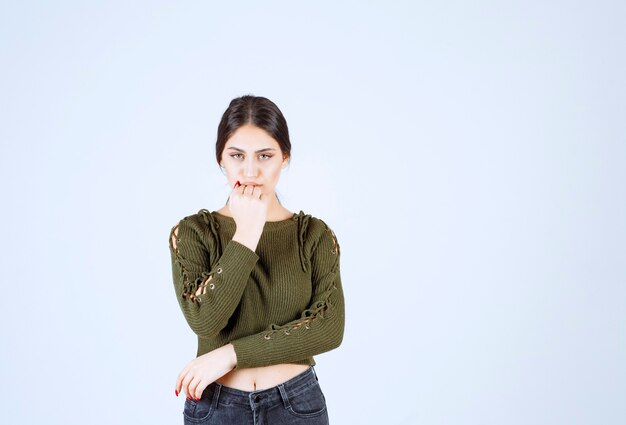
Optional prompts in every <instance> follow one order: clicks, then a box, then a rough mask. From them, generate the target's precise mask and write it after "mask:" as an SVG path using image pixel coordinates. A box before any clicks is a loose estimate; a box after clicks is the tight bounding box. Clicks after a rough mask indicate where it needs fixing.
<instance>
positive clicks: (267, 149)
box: [228, 146, 276, 153]
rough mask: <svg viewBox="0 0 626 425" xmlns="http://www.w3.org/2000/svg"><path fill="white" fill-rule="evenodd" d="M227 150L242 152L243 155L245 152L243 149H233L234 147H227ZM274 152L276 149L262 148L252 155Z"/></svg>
mask: <svg viewBox="0 0 626 425" xmlns="http://www.w3.org/2000/svg"><path fill="white" fill-rule="evenodd" d="M228 149H234V150H236V151H237V152H243V153H245V152H246V151H244V150H243V149H241V148H236V147H234V146H229V148H228ZM275 150H276V149H274V148H263V149H259V150H258V151H254V153H260V152H267V151H275Z"/></svg>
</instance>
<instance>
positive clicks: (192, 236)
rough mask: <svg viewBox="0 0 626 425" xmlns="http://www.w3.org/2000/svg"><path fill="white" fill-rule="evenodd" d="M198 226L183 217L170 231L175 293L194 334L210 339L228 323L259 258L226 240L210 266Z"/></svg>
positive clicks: (247, 249)
mask: <svg viewBox="0 0 626 425" xmlns="http://www.w3.org/2000/svg"><path fill="white" fill-rule="evenodd" d="M202 233H203V230H202V228H201V227H200V226H199V225H198V223H196V222H194V221H193V220H191V219H189V217H185V218H184V219H182V220H181V221H180V222H178V223H177V224H176V225H175V226H174V227H172V230H171V232H170V240H169V247H170V255H171V260H172V276H173V280H174V290H175V292H176V297H177V299H178V303H179V305H180V308H181V310H182V312H183V314H184V316H185V319H186V320H187V323H188V324H189V326H190V327H191V329H192V330H193V331H194V332H195V333H196V335H198V336H200V337H203V338H211V337H213V336H215V335H217V334H218V333H219V332H220V331H221V330H222V329H223V328H224V327H225V326H226V325H227V323H228V319H229V318H230V317H231V316H232V314H233V312H234V311H235V309H236V308H237V305H238V304H239V302H240V300H241V297H242V294H243V292H244V289H245V287H246V284H247V282H248V278H249V277H250V273H251V272H252V269H253V268H254V266H255V264H256V262H257V260H258V259H259V256H258V255H257V254H256V252H254V251H252V250H251V249H250V248H248V247H247V246H245V245H243V244H241V243H239V242H237V241H233V240H231V241H229V242H228V244H227V245H226V247H225V248H224V250H223V252H222V255H221V256H220V257H219V259H218V260H217V261H216V262H215V264H210V263H211V262H210V255H209V254H210V253H209V251H208V249H207V246H206V244H205V242H204V241H203V238H202V237H201V235H202Z"/></svg>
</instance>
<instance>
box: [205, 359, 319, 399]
mask: <svg viewBox="0 0 626 425" xmlns="http://www.w3.org/2000/svg"><path fill="white" fill-rule="evenodd" d="M315 384H317V375H316V374H315V370H314V369H313V366H311V367H309V368H308V369H307V370H305V371H304V372H302V373H300V374H298V375H296V376H294V377H293V378H291V379H289V380H288V381H285V382H283V383H282V384H278V385H276V386H275V387H272V388H267V389H264V390H257V391H243V390H238V389H236V388H231V387H227V386H225V385H222V384H220V383H218V382H213V383H212V384H211V385H209V387H208V389H209V390H213V391H212V392H213V393H214V395H213V402H214V404H217V403H220V404H230V405H233V404H234V405H239V406H246V407H252V408H255V407H258V406H260V405H268V404H276V403H278V402H282V403H289V401H288V400H289V397H295V396H296V395H298V394H300V393H301V392H303V391H305V390H306V389H308V388H309V387H310V386H311V385H315ZM211 387H213V388H211Z"/></svg>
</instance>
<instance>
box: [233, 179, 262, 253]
mask: <svg viewBox="0 0 626 425" xmlns="http://www.w3.org/2000/svg"><path fill="white" fill-rule="evenodd" d="M238 183H239V182H237V184H238ZM237 184H235V187H234V188H233V191H232V192H231V194H230V199H229V201H228V208H229V210H230V214H231V216H232V217H233V219H234V220H235V224H236V226H237V229H236V230H235V235H234V236H233V240H234V241H237V242H239V243H241V244H243V245H245V246H247V247H248V248H250V249H251V250H253V251H254V250H255V249H256V246H257V244H258V242H259V239H260V238H261V233H263V227H264V226H265V221H266V220H267V208H268V205H269V198H268V197H267V196H265V195H263V193H262V191H261V189H259V188H258V187H255V186H243V185H239V186H238V185H237Z"/></svg>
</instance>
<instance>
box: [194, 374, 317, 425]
mask: <svg viewBox="0 0 626 425" xmlns="http://www.w3.org/2000/svg"><path fill="white" fill-rule="evenodd" d="M183 418H184V420H185V422H184V423H185V425H192V424H193V425H198V424H203V425H210V424H233V425H244V424H245V425H248V424H249V425H281V424H294V425H297V424H302V425H305V424H306V425H328V412H327V411H326V399H325V398H324V394H323V393H322V389H321V388H320V385H319V382H318V380H317V375H316V374H315V370H314V369H313V367H310V368H309V369H307V370H306V371H304V372H302V373H300V374H299V375H297V376H295V377H293V378H291V379H290V380H288V381H286V382H283V383H282V384H279V385H277V386H275V387H273V388H268V389H266V390H259V391H241V390H238V389H235V388H230V387H226V386H224V385H221V384H219V383H217V382H214V383H212V384H211V385H209V386H208V387H206V389H205V390H204V392H203V393H202V398H201V399H200V400H198V401H195V400H190V399H187V400H185V408H184V411H183Z"/></svg>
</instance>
